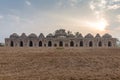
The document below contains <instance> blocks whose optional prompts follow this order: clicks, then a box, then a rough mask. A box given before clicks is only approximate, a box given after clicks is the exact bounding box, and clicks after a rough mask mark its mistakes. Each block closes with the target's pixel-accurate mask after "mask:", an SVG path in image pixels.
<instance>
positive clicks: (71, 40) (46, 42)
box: [5, 29, 117, 47]
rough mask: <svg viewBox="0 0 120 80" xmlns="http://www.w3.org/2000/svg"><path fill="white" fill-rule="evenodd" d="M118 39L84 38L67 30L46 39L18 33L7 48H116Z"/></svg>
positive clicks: (41, 36) (107, 37) (7, 39)
mask: <svg viewBox="0 0 120 80" xmlns="http://www.w3.org/2000/svg"><path fill="white" fill-rule="evenodd" d="M116 41H117V40H116V38H112V36H111V35H109V34H104V35H103V36H100V35H99V34H96V36H95V37H94V36H93V35H92V34H90V33H89V34H87V35H86V36H84V37H83V36H82V34H80V33H79V32H77V33H76V34H75V35H74V34H72V33H71V32H70V31H68V32H66V31H65V29H59V30H56V31H55V33H54V34H51V33H50V34H48V35H47V36H46V37H45V36H44V35H43V34H42V33H40V35H39V36H37V35H36V34H34V33H31V34H30V35H28V36H27V35H26V34H25V33H22V34H21V35H20V36H19V35H17V34H16V33H13V34H12V35H10V37H9V38H6V39H5V45H6V46H7V47H116V45H117V44H116Z"/></svg>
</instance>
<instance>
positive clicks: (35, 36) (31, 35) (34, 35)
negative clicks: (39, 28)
mask: <svg viewBox="0 0 120 80" xmlns="http://www.w3.org/2000/svg"><path fill="white" fill-rule="evenodd" d="M28 37H29V38H37V35H36V34H34V33H31V34H30V35H29V36H28Z"/></svg>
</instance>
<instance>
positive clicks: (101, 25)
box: [96, 19, 108, 31]
mask: <svg viewBox="0 0 120 80" xmlns="http://www.w3.org/2000/svg"><path fill="white" fill-rule="evenodd" d="M107 25H108V24H107V21H106V20H104V19H101V20H100V21H98V22H97V24H96V28H97V29H99V30H101V31H104V30H105V28H106V26H107Z"/></svg>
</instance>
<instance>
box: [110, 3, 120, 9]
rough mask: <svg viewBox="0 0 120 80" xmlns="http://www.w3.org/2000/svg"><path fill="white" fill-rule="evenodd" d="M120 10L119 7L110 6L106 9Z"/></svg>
mask: <svg viewBox="0 0 120 80" xmlns="http://www.w3.org/2000/svg"><path fill="white" fill-rule="evenodd" d="M119 8H120V5H116V4H115V5H110V6H108V9H119Z"/></svg>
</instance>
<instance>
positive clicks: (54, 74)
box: [0, 48, 120, 80]
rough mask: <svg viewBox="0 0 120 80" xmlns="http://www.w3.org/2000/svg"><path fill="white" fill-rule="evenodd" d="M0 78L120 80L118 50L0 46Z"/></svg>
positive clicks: (22, 79) (119, 51)
mask: <svg viewBox="0 0 120 80" xmlns="http://www.w3.org/2000/svg"><path fill="white" fill-rule="evenodd" d="M0 80H120V49H119V48H116V49H113V48H109V49H107V48H96V49H93V48H65V49H64V48H0Z"/></svg>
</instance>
